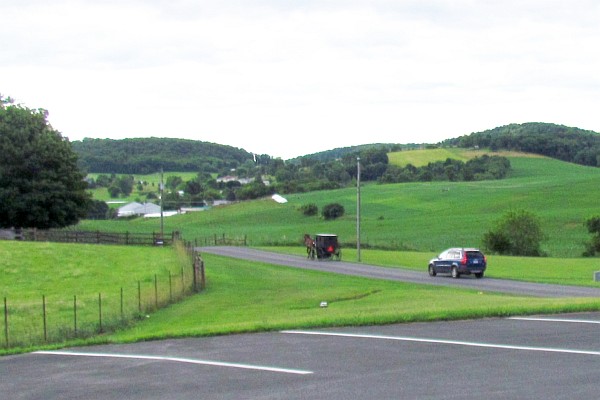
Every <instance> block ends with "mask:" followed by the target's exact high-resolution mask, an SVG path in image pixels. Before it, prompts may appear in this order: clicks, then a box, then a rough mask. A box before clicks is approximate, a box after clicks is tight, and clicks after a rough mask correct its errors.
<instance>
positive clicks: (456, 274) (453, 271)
mask: <svg viewBox="0 0 600 400" xmlns="http://www.w3.org/2000/svg"><path fill="white" fill-rule="evenodd" d="M452 277H453V278H454V279H458V278H460V274H459V273H458V269H456V267H452Z"/></svg>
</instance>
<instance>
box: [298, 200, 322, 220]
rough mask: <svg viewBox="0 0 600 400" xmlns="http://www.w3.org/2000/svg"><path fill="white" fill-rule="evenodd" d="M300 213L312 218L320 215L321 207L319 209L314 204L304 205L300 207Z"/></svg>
mask: <svg viewBox="0 0 600 400" xmlns="http://www.w3.org/2000/svg"><path fill="white" fill-rule="evenodd" d="M300 211H301V212H302V214H304V215H306V216H307V217H312V216H313V215H317V214H318V213H319V207H317V205H316V204H314V203H310V204H304V205H302V206H300Z"/></svg>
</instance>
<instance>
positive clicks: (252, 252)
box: [198, 246, 600, 297]
mask: <svg viewBox="0 0 600 400" xmlns="http://www.w3.org/2000/svg"><path fill="white" fill-rule="evenodd" d="M198 250H199V251H200V253H210V254H216V255H220V256H226V257H232V258H239V259H244V260H251V261H259V262H264V263H268V264H274V265H283V266H287V267H295V268H302V269H311V270H318V271H325V272H334V273H337V274H344V275H354V276H362V277H365V278H374V279H384V280H391V281H401V282H411V283H420V284H427V285H439V286H455V287H465V288H470V289H477V290H481V291H488V292H503V293H512V294H520V295H527V296H537V297H600V288H592V287H582V286H563V285H550V284H543V283H531V282H521V281H511V280H506V279H493V278H483V279H473V278H465V279H462V278H461V279H452V278H449V277H446V276H438V277H436V278H432V277H430V276H429V275H428V274H427V272H426V271H425V267H423V272H420V271H414V270H408V269H403V268H386V267H379V266H374V265H367V264H362V263H353V262H347V261H317V260H308V259H306V258H304V257H301V256H294V255H289V254H280V253H273V252H268V251H263V250H257V249H253V248H249V247H229V246H216V247H201V248H198Z"/></svg>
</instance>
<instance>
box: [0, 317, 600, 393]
mask: <svg viewBox="0 0 600 400" xmlns="http://www.w3.org/2000/svg"><path fill="white" fill-rule="evenodd" d="M599 333H600V313H587V314H571V315H560V316H541V317H539V318H523V319H496V318H494V319H484V320H470V321H455V322H433V323H414V324H398V325H388V326H375V327H346V328H336V329H322V330H309V331H284V332H271V333H260V334H247V335H246V334H245V335H231V336H221V337H210V338H190V339H178V340H166V341H156V342H145V343H135V344H126V345H106V346H93V347H85V348H77V349H73V348H71V349H65V350H62V351H57V352H38V353H30V354H25V355H17V356H8V357H3V358H0V376H2V379H1V380H0V393H2V397H3V398H7V399H81V398H93V399H165V398H169V399H198V398H202V399H319V398H327V399H364V398H377V399H388V398H389V399H392V398H394V399H398V398H402V399H423V398H429V399H481V398H486V399H539V398H545V399H591V398H597V396H598V390H599V389H600V335H599Z"/></svg>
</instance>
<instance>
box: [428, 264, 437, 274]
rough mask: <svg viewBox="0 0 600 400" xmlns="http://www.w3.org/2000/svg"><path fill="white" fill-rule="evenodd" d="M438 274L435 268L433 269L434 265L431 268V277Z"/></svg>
mask: <svg viewBox="0 0 600 400" xmlns="http://www.w3.org/2000/svg"><path fill="white" fill-rule="evenodd" d="M436 275H437V273H436V272H435V268H433V265H430V266H429V276H436Z"/></svg>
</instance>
